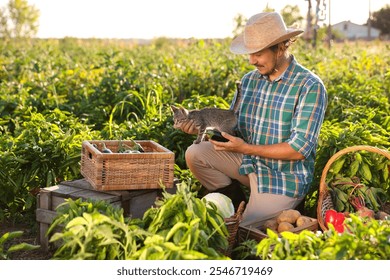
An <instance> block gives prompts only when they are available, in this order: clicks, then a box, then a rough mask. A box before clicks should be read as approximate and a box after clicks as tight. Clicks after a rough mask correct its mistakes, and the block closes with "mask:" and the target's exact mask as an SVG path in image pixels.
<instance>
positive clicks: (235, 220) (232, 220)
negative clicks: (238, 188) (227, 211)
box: [223, 201, 245, 257]
mask: <svg viewBox="0 0 390 280" xmlns="http://www.w3.org/2000/svg"><path fill="white" fill-rule="evenodd" d="M244 210H245V201H242V202H241V203H240V205H239V206H238V209H237V211H236V213H235V214H234V215H233V216H231V217H229V218H225V224H226V227H227V230H228V232H229V236H228V243H229V245H228V248H227V249H226V250H224V251H223V253H224V254H225V255H226V256H228V257H231V253H232V250H233V249H234V246H235V245H236V243H237V232H238V227H239V226H240V222H241V221H242V213H244Z"/></svg>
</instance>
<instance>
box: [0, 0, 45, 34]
mask: <svg viewBox="0 0 390 280" xmlns="http://www.w3.org/2000/svg"><path fill="white" fill-rule="evenodd" d="M39 15H40V14H39V10H38V9H36V8H35V6H34V5H29V4H28V2H27V1H26V0H10V1H9V2H8V5H7V6H6V7H3V8H0V24H1V25H0V37H2V38H30V37H33V36H35V35H36V34H37V32H38V27H39V25H38V20H39Z"/></svg>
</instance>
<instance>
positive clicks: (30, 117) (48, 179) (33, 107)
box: [0, 38, 390, 222]
mask: <svg viewBox="0 0 390 280" xmlns="http://www.w3.org/2000/svg"><path fill="white" fill-rule="evenodd" d="M228 46H229V41H228V40H226V41H203V40H190V41H173V42H171V41H168V40H156V41H155V42H153V43H152V44H150V45H143V46H134V45H133V46H132V45H127V44H125V43H123V42H104V41H99V40H91V41H76V40H73V39H69V38H68V39H63V40H52V41H46V40H45V41H43V40H42V41H33V42H13V43H11V44H10V43H8V44H5V43H2V42H0V49H1V51H0V61H1V68H0V92H1V94H0V131H1V136H0V185H1V186H0V221H4V220H11V221H15V222H17V221H20V220H24V221H25V220H30V221H31V222H33V221H34V219H35V218H34V210H35V208H36V198H35V195H36V193H37V192H38V191H39V189H40V188H42V187H46V186H51V185H55V184H56V183H58V182H60V181H62V180H71V179H76V178H80V177H81V175H80V153H81V143H82V141H83V140H89V139H130V138H131V139H146V140H154V141H156V142H158V143H160V144H161V145H163V146H165V147H167V148H168V149H170V150H171V151H174V152H175V157H176V164H177V168H176V171H175V172H176V173H175V176H176V177H178V178H182V179H184V178H188V177H191V174H190V173H189V172H188V170H186V166H185V162H184V151H185V149H186V147H187V146H189V145H190V144H191V143H192V141H193V138H192V136H188V135H185V134H184V133H182V132H180V131H178V130H175V129H174V128H173V123H172V115H171V112H170V108H169V105H170V104H181V105H183V106H185V107H187V108H202V107H205V106H216V107H220V108H227V107H228V106H229V103H230V101H231V99H232V96H233V93H234V90H235V81H236V80H238V79H240V77H241V76H242V75H243V74H244V73H246V72H247V71H248V70H249V69H251V67H250V66H249V65H248V63H247V60H246V57H242V56H237V55H233V54H231V53H230V52H229V50H228ZM292 52H293V53H294V55H295V56H296V58H297V60H298V61H299V62H301V64H303V65H305V66H306V67H307V68H309V69H312V70H313V71H314V72H315V73H317V74H318V75H319V76H320V77H321V78H322V79H323V81H324V83H325V86H326V87H327V90H328V95H329V106H328V109H327V113H326V120H325V122H324V125H323V128H322V131H321V135H320V144H319V147H318V152H317V161H316V176H315V180H314V182H313V185H312V190H311V192H310V194H309V196H308V197H307V200H306V206H305V210H306V212H307V214H308V215H311V216H314V215H315V207H316V202H317V198H318V197H317V196H318V193H317V190H318V185H319V179H320V176H321V172H322V170H323V168H324V166H325V164H326V163H327V161H328V160H329V158H330V157H331V156H332V155H333V154H334V153H336V152H337V151H339V150H341V149H344V148H346V147H350V146H354V145H370V146H376V147H379V148H384V149H390V102H389V99H390V68H389V65H390V47H389V45H388V44H386V43H385V42H370V43H361V42H360V43H359V42H353V43H346V44H336V45H334V46H332V48H331V49H328V48H326V47H318V48H317V49H316V50H313V49H311V48H310V47H308V44H305V43H304V42H297V44H296V45H294V46H293V49H292ZM362 155H363V163H364V164H363V163H362V164H361V166H360V167H361V170H360V169H359V168H358V169H357V170H356V171H355V174H360V173H362V172H363V170H364V172H366V173H367V168H368V170H369V172H370V174H371V176H369V177H366V178H365V179H367V180H368V181H367V183H370V184H372V185H373V186H380V187H382V188H383V189H385V190H386V191H387V195H388V196H389V192H390V188H389V185H390V183H389V182H390V179H389V174H388V169H387V168H386V167H387V166H388V164H389V161H386V160H385V159H382V158H379V157H378V156H371V155H367V154H365V153H363V154H362ZM351 161H353V157H351V158H349V159H347V160H345V162H344V164H343V165H341V166H340V168H339V169H338V170H337V172H336V171H335V170H331V172H330V173H332V172H333V173H345V174H348V173H350V172H351V171H350V166H351ZM363 166H364V167H363ZM384 170H387V172H385V171H384ZM359 172H360V173H359ZM193 183H194V184H196V183H197V182H196V181H193Z"/></svg>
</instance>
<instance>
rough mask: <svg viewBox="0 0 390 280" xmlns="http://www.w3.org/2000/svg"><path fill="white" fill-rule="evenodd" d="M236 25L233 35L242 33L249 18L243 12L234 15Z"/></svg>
mask: <svg viewBox="0 0 390 280" xmlns="http://www.w3.org/2000/svg"><path fill="white" fill-rule="evenodd" d="M234 22H235V27H234V29H233V37H236V36H237V35H239V34H241V33H242V32H243V31H244V27H245V24H246V22H247V19H246V18H245V17H244V16H243V15H242V14H237V15H236V16H235V17H234Z"/></svg>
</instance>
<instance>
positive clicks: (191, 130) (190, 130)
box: [180, 120, 198, 134]
mask: <svg viewBox="0 0 390 280" xmlns="http://www.w3.org/2000/svg"><path fill="white" fill-rule="evenodd" d="M180 129H181V130H182V131H183V132H185V133H187V134H198V129H197V128H196V125H195V122H194V120H189V121H187V122H185V123H183V124H182V125H181V127H180Z"/></svg>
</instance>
